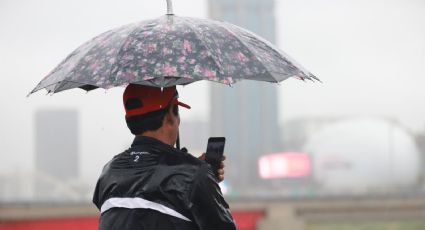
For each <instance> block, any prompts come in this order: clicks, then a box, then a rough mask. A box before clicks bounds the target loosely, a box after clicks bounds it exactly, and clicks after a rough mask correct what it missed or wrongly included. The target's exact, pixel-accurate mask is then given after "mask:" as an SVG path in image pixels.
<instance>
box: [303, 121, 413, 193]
mask: <svg viewBox="0 0 425 230" xmlns="http://www.w3.org/2000/svg"><path fill="white" fill-rule="evenodd" d="M305 151H306V152H307V153H310V154H311V155H312V157H313V172H314V173H313V175H314V179H315V181H316V182H317V183H318V185H319V186H320V188H322V189H323V190H325V191H327V192H335V193H340V192H344V193H347V192H348V193H363V192H367V191H369V192H370V191H395V190H398V189H405V188H409V187H411V186H415V185H416V184H417V183H418V179H419V175H420V170H421V163H420V162H421V159H420V154H419V150H418V148H417V146H416V143H415V141H414V138H413V136H412V135H410V134H409V133H408V132H407V131H406V130H404V129H403V128H402V127H400V126H399V125H398V124H396V123H394V122H391V121H389V120H385V119H377V118H354V119H353V118H352V119H344V120H340V121H337V122H335V123H332V124H330V125H328V126H325V127H324V128H322V129H321V130H320V131H318V132H317V133H315V134H313V135H312V138H310V139H309V141H308V142H307V144H306V147H305Z"/></svg>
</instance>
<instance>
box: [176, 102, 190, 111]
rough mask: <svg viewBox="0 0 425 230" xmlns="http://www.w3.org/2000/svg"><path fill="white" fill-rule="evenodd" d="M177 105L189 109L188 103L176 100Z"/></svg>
mask: <svg viewBox="0 0 425 230" xmlns="http://www.w3.org/2000/svg"><path fill="white" fill-rule="evenodd" d="M177 105H179V106H182V107H185V108H186V109H190V106H189V105H188V104H185V103H183V102H180V101H177Z"/></svg>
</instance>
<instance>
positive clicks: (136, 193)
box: [93, 84, 236, 230]
mask: <svg viewBox="0 0 425 230" xmlns="http://www.w3.org/2000/svg"><path fill="white" fill-rule="evenodd" d="M177 98H178V94H177V90H176V87H169V88H163V89H161V88H154V87H148V86H142V85H136V84H130V85H129V86H127V88H126V89H125V91H124V107H125V111H126V122H127V126H128V127H129V129H130V131H131V132H132V133H133V134H134V135H136V137H135V139H134V142H133V144H132V145H131V147H130V148H129V149H128V150H126V151H124V152H123V153H121V154H119V155H117V156H115V157H114V158H113V159H112V160H111V161H110V162H109V163H107V164H106V165H105V167H104V169H103V171H102V174H101V176H100V178H99V180H98V182H97V185H96V189H95V193H94V196H93V202H94V203H95V204H96V206H97V208H98V209H99V210H100V212H101V216H100V221H99V229H101V230H105V229H108V230H109V229H111V230H115V229H120V230H133V229H134V230H136V229H138V230H142V229H143V230H144V229H155V230H161V229H167V230H170V229H185V230H190V229H202V230H203V229H215V230H227V229H232V230H233V229H236V227H235V223H234V221H233V218H232V215H231V214H230V211H229V206H228V204H227V203H226V201H225V200H224V198H223V196H222V193H221V191H220V187H219V186H218V184H217V183H218V178H217V177H216V176H215V174H216V173H217V174H218V175H219V177H220V179H221V180H222V178H223V174H224V172H223V168H221V169H220V170H219V172H212V170H211V167H210V166H209V165H208V164H207V163H205V161H203V160H200V159H198V158H196V157H193V156H192V155H190V154H188V153H185V152H184V151H181V150H179V149H177V148H174V147H173V146H174V144H175V143H176V140H177V137H178V131H179V125H180V117H179V113H178V107H179V106H182V107H183V108H188V109H189V108H190V107H189V106H188V105H186V104H184V103H182V102H179V101H178V99H177ZM222 167H223V166H222Z"/></svg>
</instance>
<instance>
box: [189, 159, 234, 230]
mask: <svg viewBox="0 0 425 230" xmlns="http://www.w3.org/2000/svg"><path fill="white" fill-rule="evenodd" d="M190 200H191V207H190V209H191V212H192V215H193V218H194V222H195V223H196V224H197V225H198V227H199V229H201V230H208V229H214V230H216V229H220V230H235V229H236V226H235V222H234V220H233V217H232V214H231V213H230V210H229V205H228V204H227V203H226V201H225V200H224V198H223V195H222V193H221V190H220V187H219V186H218V184H217V179H216V178H215V176H214V174H213V172H212V171H211V168H210V167H209V165H208V164H203V165H202V166H201V167H200V169H199V170H198V172H197V175H196V177H195V181H194V184H193V187H192V190H191V193H190Z"/></svg>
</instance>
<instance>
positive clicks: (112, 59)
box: [108, 58, 116, 64]
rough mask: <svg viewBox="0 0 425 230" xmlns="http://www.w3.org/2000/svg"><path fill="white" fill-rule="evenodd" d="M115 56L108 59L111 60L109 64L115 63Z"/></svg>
mask: <svg viewBox="0 0 425 230" xmlns="http://www.w3.org/2000/svg"><path fill="white" fill-rule="evenodd" d="M115 60H116V59H115V58H109V60H108V62H109V64H113V63H115Z"/></svg>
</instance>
